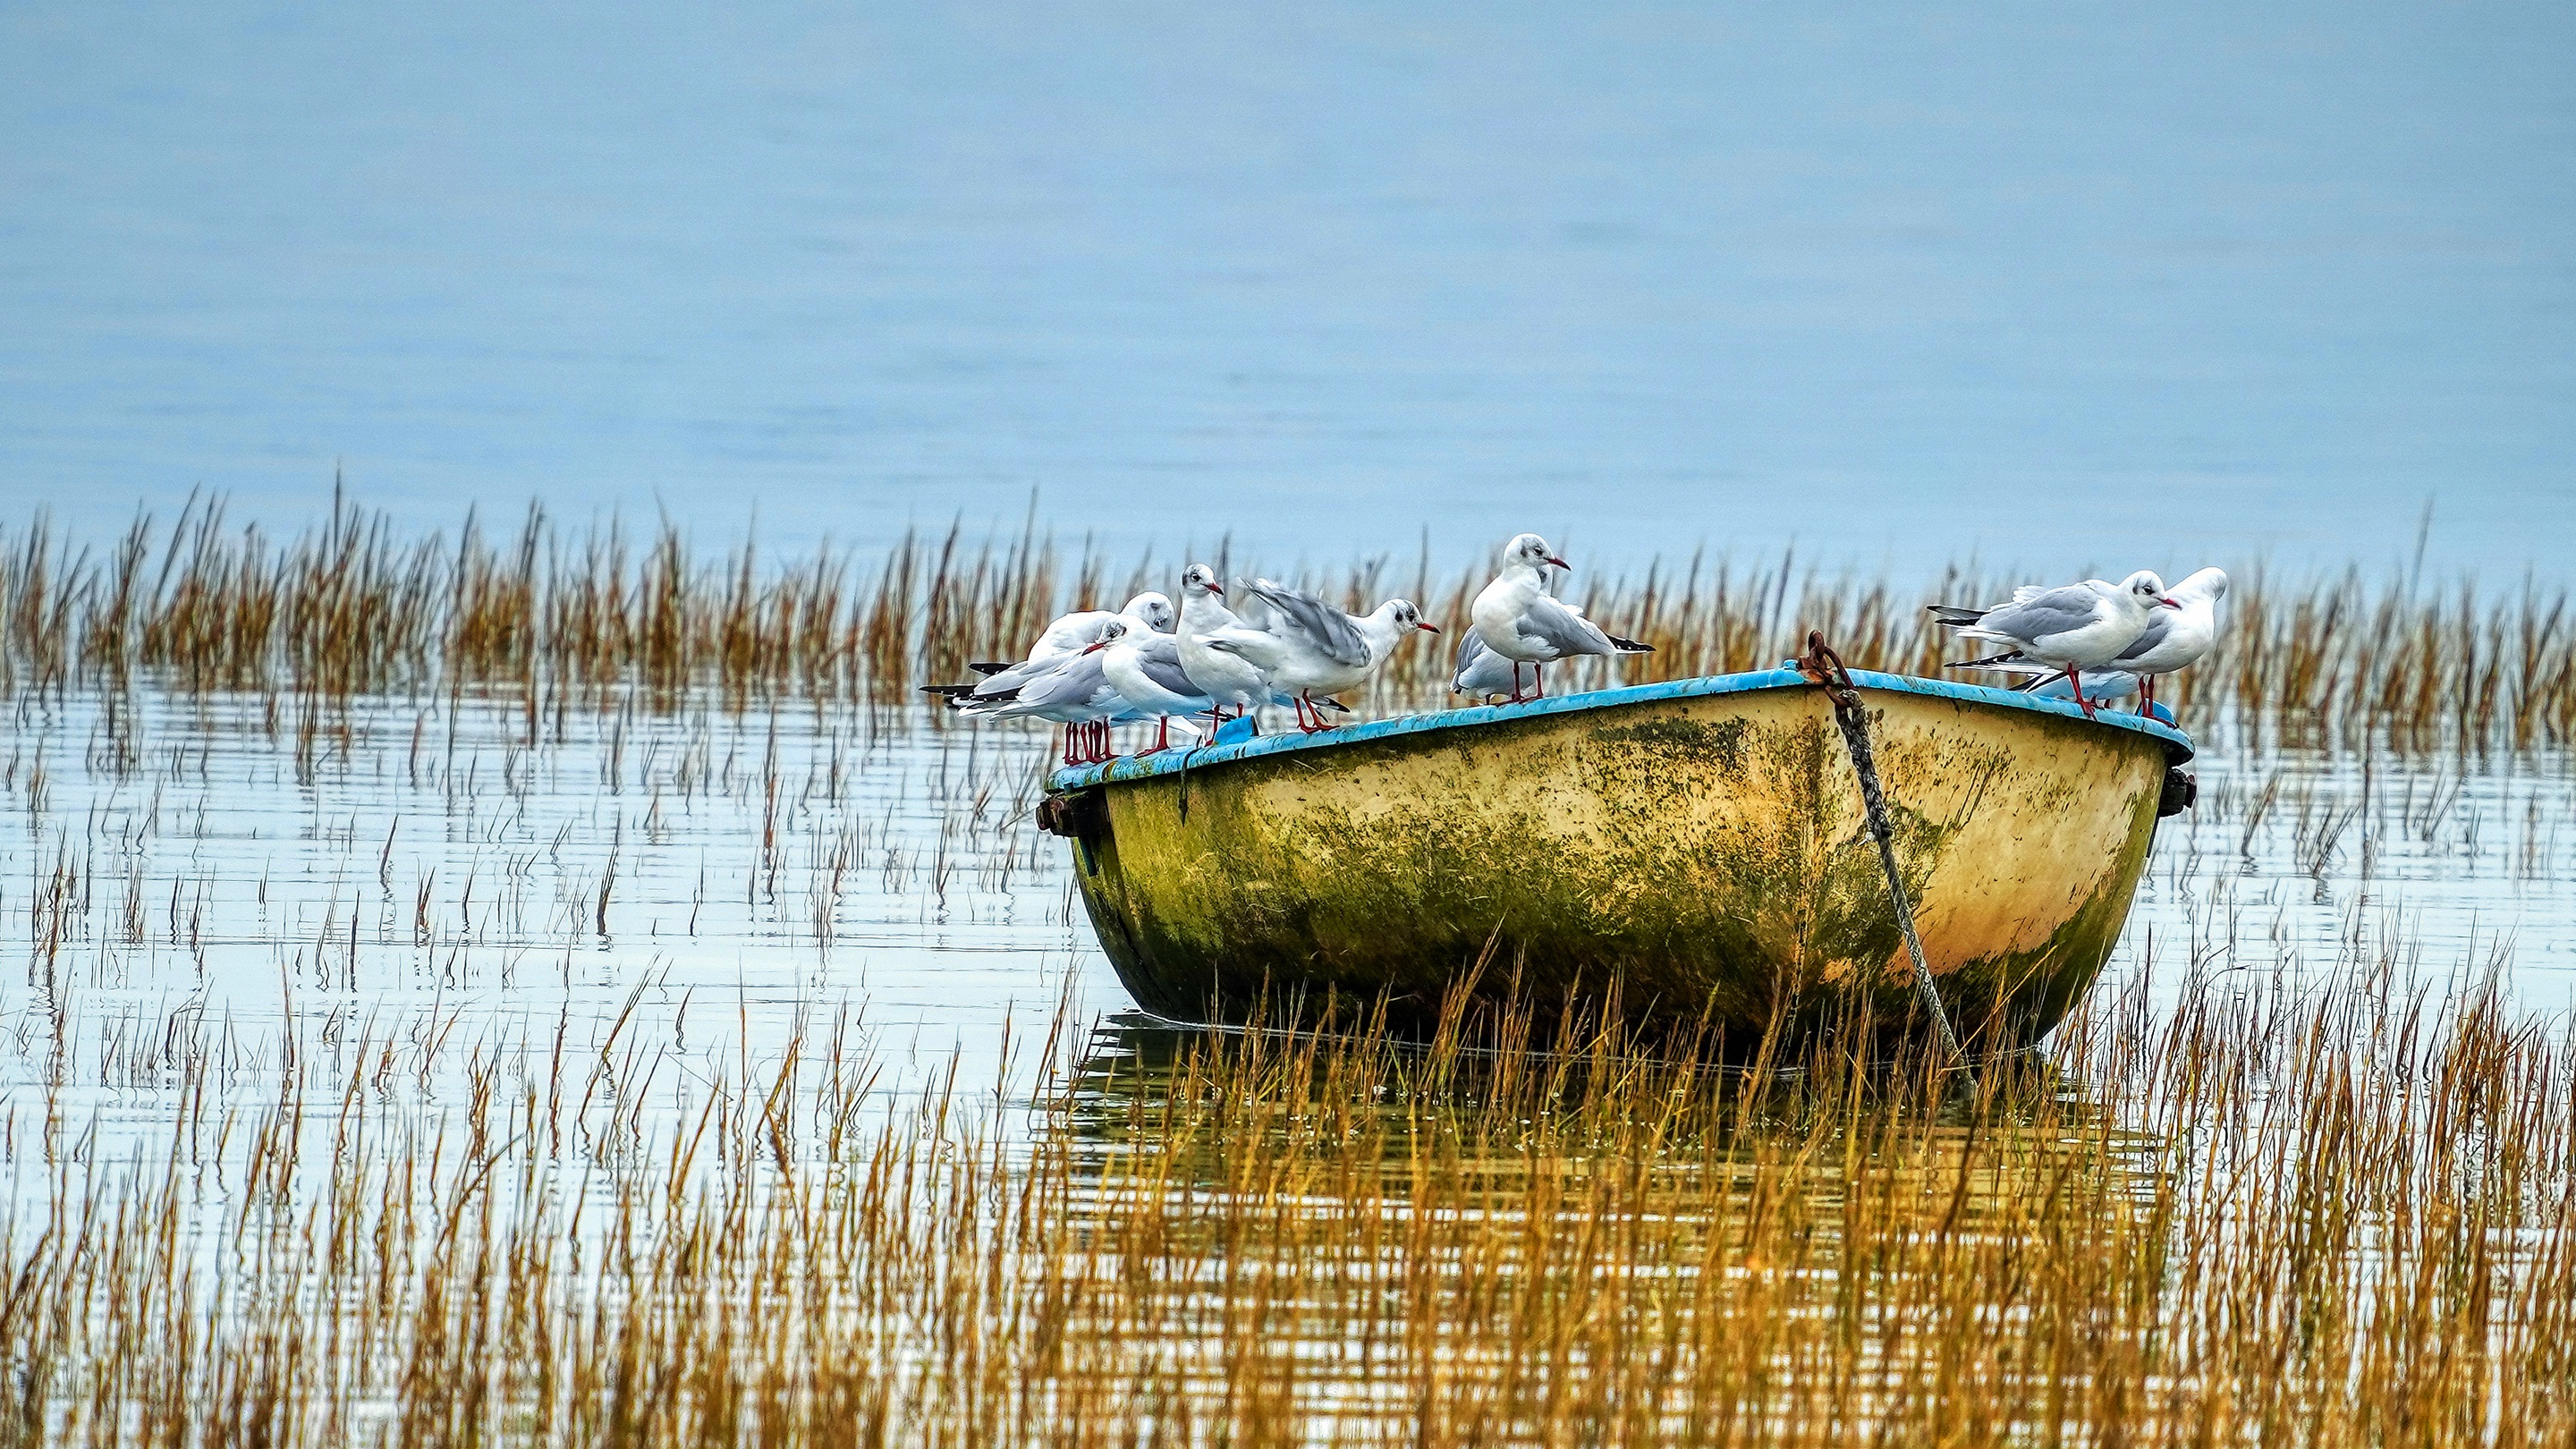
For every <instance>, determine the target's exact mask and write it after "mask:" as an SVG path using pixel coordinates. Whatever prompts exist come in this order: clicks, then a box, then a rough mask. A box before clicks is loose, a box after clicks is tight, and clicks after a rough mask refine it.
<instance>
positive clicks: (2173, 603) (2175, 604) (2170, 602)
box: [2156, 599, 2182, 609]
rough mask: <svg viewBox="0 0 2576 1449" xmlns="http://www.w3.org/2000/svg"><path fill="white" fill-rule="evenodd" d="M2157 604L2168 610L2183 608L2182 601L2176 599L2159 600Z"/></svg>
mask: <svg viewBox="0 0 2576 1449" xmlns="http://www.w3.org/2000/svg"><path fill="white" fill-rule="evenodd" d="M2156 602H2157V603H2159V604H2162V605H2164V606H2165V607H2166V608H2168V609H2179V608H2181V607H2182V603H2181V601H2179V600H2176V599H2158V600H2156Z"/></svg>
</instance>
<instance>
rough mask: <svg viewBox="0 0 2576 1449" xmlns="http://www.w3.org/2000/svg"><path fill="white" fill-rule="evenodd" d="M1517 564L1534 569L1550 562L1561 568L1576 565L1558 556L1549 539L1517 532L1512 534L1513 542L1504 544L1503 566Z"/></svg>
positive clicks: (1507, 566)
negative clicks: (1550, 545)
mask: <svg viewBox="0 0 2576 1449" xmlns="http://www.w3.org/2000/svg"><path fill="white" fill-rule="evenodd" d="M1515 564H1518V565H1520V566H1522V567H1525V568H1534V569H1535V568H1544V567H1546V566H1547V565H1549V564H1554V565H1555V566H1556V567H1558V568H1561V569H1570V568H1572V567H1574V565H1572V564H1570V563H1567V562H1566V561H1565V560H1563V559H1561V558H1558V557H1557V556H1556V550H1554V549H1552V548H1549V547H1548V546H1547V540H1546V539H1543V538H1541V537H1539V536H1538V535H1537V534H1535V533H1516V534H1514V535H1512V541H1511V542H1509V543H1507V544H1504V545H1503V567H1505V568H1510V567H1512V566H1513V565H1515Z"/></svg>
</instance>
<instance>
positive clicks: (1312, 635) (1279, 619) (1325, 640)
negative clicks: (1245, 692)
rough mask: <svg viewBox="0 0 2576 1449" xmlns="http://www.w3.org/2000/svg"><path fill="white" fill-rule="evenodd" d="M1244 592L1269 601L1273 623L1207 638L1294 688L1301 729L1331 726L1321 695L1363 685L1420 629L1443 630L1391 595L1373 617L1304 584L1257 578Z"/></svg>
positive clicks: (1275, 685) (1276, 683)
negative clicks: (1321, 595) (1337, 603)
mask: <svg viewBox="0 0 2576 1449" xmlns="http://www.w3.org/2000/svg"><path fill="white" fill-rule="evenodd" d="M1244 592H1246V593H1247V594H1249V595H1251V596H1252V597H1254V598H1257V599H1259V600H1261V602H1262V603H1264V604H1266V605H1268V606H1269V613H1270V618H1269V626H1268V627H1267V628H1266V629H1255V628H1254V627H1253V626H1251V625H1248V624H1246V625H1241V626H1239V627H1236V628H1233V629H1220V630H1217V631H1215V632H1213V633H1212V634H1210V635H1208V636H1207V643H1208V646H1209V647H1210V648H1212V649H1218V650H1224V651H1227V652H1231V653H1234V654H1239V655H1241V656H1242V657H1244V658H1245V659H1247V660H1250V661H1251V662H1252V664H1253V666H1254V667H1256V668H1258V669H1259V670H1260V671H1261V672H1262V673H1263V674H1264V675H1266V676H1267V677H1268V678H1269V680H1270V687H1271V688H1272V689H1273V690H1279V691H1287V690H1293V691H1295V694H1294V695H1293V696H1292V697H1291V698H1290V700H1289V704H1290V705H1291V707H1293V708H1294V709H1295V710H1296V712H1297V725H1298V728H1300V729H1303V730H1304V731H1306V732H1307V733H1308V734H1313V733H1314V732H1315V731H1317V730H1321V729H1325V728H1327V726H1326V725H1325V723H1324V718H1323V710H1324V708H1325V704H1324V702H1323V701H1320V700H1318V699H1317V698H1316V696H1317V695H1334V694H1339V693H1341V692H1342V691H1343V690H1346V689H1356V688H1358V687H1359V686H1360V685H1362V684H1364V683H1366V682H1367V681H1368V677H1369V676H1370V675H1371V674H1374V673H1376V672H1377V669H1378V667H1379V666H1380V665H1382V664H1384V663H1386V661H1387V660H1388V659H1389V658H1391V657H1392V656H1393V655H1394V653H1395V648H1396V646H1397V645H1399V644H1401V643H1403V642H1404V641H1405V640H1407V639H1410V638H1412V637H1413V636H1414V635H1415V634H1416V633H1424V634H1437V633H1439V632H1440V629H1439V626H1438V625H1436V624H1428V623H1425V622H1423V618H1422V611H1421V610H1420V609H1418V608H1416V607H1414V605H1413V601H1412V600H1410V599H1389V600H1387V601H1386V602H1385V603H1382V604H1380V605H1378V606H1377V608H1375V609H1374V610H1372V611H1370V612H1369V613H1366V614H1348V613H1344V612H1343V611H1342V610H1340V609H1338V608H1336V607H1334V606H1333V605H1331V604H1328V603H1326V602H1325V601H1324V600H1322V599H1320V598H1317V597H1316V596H1315V595H1313V594H1310V593H1307V592H1305V591H1304V590H1302V589H1292V588H1290V587H1288V586H1287V585H1285V584H1275V583H1272V582H1271V581H1270V580H1268V579H1254V580H1253V581H1252V582H1251V583H1249V584H1246V585H1245V586H1244Z"/></svg>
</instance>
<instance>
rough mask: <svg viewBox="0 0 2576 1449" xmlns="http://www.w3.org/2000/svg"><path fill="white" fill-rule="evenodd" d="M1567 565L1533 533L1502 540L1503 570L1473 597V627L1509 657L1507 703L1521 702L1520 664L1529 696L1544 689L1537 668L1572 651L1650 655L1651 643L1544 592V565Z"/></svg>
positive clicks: (1567, 565) (1542, 691)
mask: <svg viewBox="0 0 2576 1449" xmlns="http://www.w3.org/2000/svg"><path fill="white" fill-rule="evenodd" d="M1551 564H1553V565H1555V566H1556V567H1558V568H1561V569H1563V568H1572V567H1573V565H1572V564H1569V563H1567V562H1566V561H1565V560H1563V559H1561V558H1558V557H1557V556H1556V555H1555V553H1554V552H1553V551H1551V550H1550V549H1549V548H1548V546H1547V540H1546V539H1543V538H1541V537H1539V536H1538V535H1537V534H1535V533H1524V534H1518V535H1515V536H1514V537H1513V539H1512V541H1511V542H1509V543H1507V544H1504V545H1503V567H1502V572H1500V573H1498V574H1496V575H1495V576H1494V581H1493V582H1492V583H1490V584H1487V585H1485V591H1484V592H1483V593H1481V594H1478V595H1477V596H1476V605H1475V608H1474V609H1473V610H1472V611H1471V613H1472V615H1473V617H1474V619H1475V621H1476V622H1475V628H1476V632H1477V633H1478V634H1480V635H1482V636H1483V637H1484V641H1485V647H1486V648H1487V649H1490V650H1492V651H1493V652H1494V653H1496V654H1499V655H1501V656H1503V657H1504V658H1505V659H1508V660H1510V661H1512V702H1513V703H1514V704H1518V703H1520V702H1521V671H1520V666H1521V665H1523V664H1526V665H1528V666H1530V682H1531V688H1532V689H1533V690H1534V691H1535V694H1534V695H1533V697H1536V696H1537V695H1544V694H1546V693H1547V684H1546V681H1545V680H1543V679H1541V678H1540V677H1539V672H1538V667H1539V666H1540V665H1542V664H1548V663H1553V662H1554V661H1556V660H1559V659H1564V658H1567V657H1569V656H1572V655H1576V654H1651V653H1653V652H1654V646H1652V645H1649V644H1640V643H1638V642H1637V641H1636V640H1634V639H1622V638H1620V637H1619V636H1617V635H1615V634H1611V633H1607V632H1605V631H1603V629H1602V628H1601V626H1600V625H1598V624H1595V623H1593V622H1592V621H1591V620H1589V619H1587V618H1585V617H1583V611H1582V610H1581V609H1579V608H1576V607H1575V606H1573V605H1571V604H1568V603H1564V602H1562V601H1560V600H1558V599H1556V598H1554V597H1551V596H1550V595H1549V593H1548V592H1547V567H1548V566H1549V565H1551Z"/></svg>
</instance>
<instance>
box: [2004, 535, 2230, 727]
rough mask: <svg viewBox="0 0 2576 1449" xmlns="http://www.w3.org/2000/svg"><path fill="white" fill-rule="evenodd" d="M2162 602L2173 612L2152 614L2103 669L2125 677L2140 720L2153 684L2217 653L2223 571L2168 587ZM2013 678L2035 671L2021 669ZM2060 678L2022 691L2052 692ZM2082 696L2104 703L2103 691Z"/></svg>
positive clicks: (2150, 704)
mask: <svg viewBox="0 0 2576 1449" xmlns="http://www.w3.org/2000/svg"><path fill="white" fill-rule="evenodd" d="M2165 597H2166V598H2168V599H2170V600H2172V601H2173V602H2174V604H2175V606H2176V607H2174V608H2171V609H2157V610H2154V611H2153V617H2151V618H2150V619H2148V620H2147V628H2146V632H2144V633H2142V634H2140V635H2139V636H2138V637H2137V640H2136V642H2134V643H2132V644H2131V645H2130V646H2129V647H2128V648H2126V649H2123V650H2121V651H2120V657H2119V658H2117V659H2114V660H2112V661H2111V662H2110V664H2109V665H2108V666H2107V667H2109V668H2111V669H2114V670H2118V671H2120V672H2122V673H2124V674H2127V675H2129V676H2131V679H2132V682H2133V684H2134V685H2135V687H2136V690H2137V693H2138V696H2139V698H2138V713H2140V714H2148V713H2151V712H2153V710H2154V708H2155V703H2156V680H2157V679H2158V678H2160V677H2162V676H2164V675H2167V674H2175V673H2179V672H2180V671H2182V670H2184V669H2188V668H2190V667H2191V666H2192V665H2194V664H2197V663H2199V662H2200V661H2201V659H2202V658H2203V657H2204V656H2206V655H2207V654H2208V653H2209V651H2210V650H2212V649H2214V648H2217V647H2218V636H2219V633H2220V631H2221V629H2222V627H2223V626H2221V625H2220V623H2219V621H2218V601H2219V600H2221V599H2223V598H2226V597H2227V571H2226V570H2225V569H2216V568H2208V569H2201V570H2200V571H2198V572H2196V573H2194V574H2193V575H2191V577H2189V578H2187V579H2184V580H2183V581H2182V582H2181V583H2178V584H2176V585H2174V586H2173V588H2171V589H2170V590H2168V591H2167V592H2166V594H2165ZM2018 672H2035V671H2029V670H2028V669H2027V667H2026V666H2025V668H2024V670H2022V671H2018ZM2064 674H2065V671H2064V670H2057V671H2053V672H2051V673H2049V674H2048V675H2047V676H2046V677H2045V678H2042V679H2041V680H2039V681H2038V682H2037V683H2034V684H2027V685H2024V686H2022V687H2023V688H2024V689H2026V690H2029V691H2031V692H2032V693H2043V692H2053V691H2050V690H2049V686H2050V685H2051V684H2053V683H2055V682H2056V681H2057V680H2058V679H2060V678H2062V677H2063V676H2064ZM2067 692H2068V693H2069V694H2072V693H2073V692H2074V691H2073V687H2072V686H2069V688H2068V690H2067ZM2084 692H2085V693H2086V694H2088V695H2091V696H2093V697H2094V698H2095V699H2097V700H2098V699H2102V698H2104V697H2106V692H2105V691H2101V690H2096V689H2093V688H2091V687H2090V686H2087V687H2086V689H2085V691H2084Z"/></svg>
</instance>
